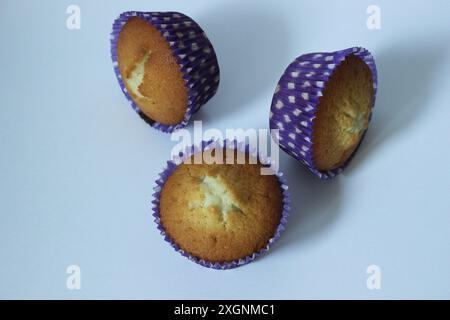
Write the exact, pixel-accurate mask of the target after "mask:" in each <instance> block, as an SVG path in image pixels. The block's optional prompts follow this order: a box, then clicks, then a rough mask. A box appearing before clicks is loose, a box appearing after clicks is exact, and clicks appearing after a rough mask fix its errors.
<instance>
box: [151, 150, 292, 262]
mask: <svg viewBox="0 0 450 320" xmlns="http://www.w3.org/2000/svg"><path fill="white" fill-rule="evenodd" d="M204 155H205V154H204ZM235 155H236V154H235ZM260 168H261V164H259V163H258V164H249V163H248V161H247V162H246V164H205V163H203V164H186V163H183V164H181V165H179V166H178V167H177V168H176V169H175V171H174V172H173V173H172V175H171V176H170V177H169V178H168V179H167V181H166V183H165V184H164V186H163V188H162V191H161V198H160V210H159V211H160V218H161V224H162V225H163V227H164V229H165V230H166V233H167V234H168V236H169V237H170V238H171V239H172V240H173V241H174V242H175V243H176V244H177V245H178V246H180V247H181V249H183V250H184V251H186V252H188V253H190V254H191V255H193V256H195V257H197V258H199V259H204V260H207V261H211V262H219V263H223V262H230V261H233V260H237V259H240V258H244V257H246V256H248V255H251V254H252V253H255V252H258V251H259V250H261V249H262V248H264V247H265V246H266V245H267V244H268V241H269V240H270V239H271V238H272V237H273V236H274V234H275V232H276V229H277V227H278V224H279V223H280V219H281V214H282V199H283V198H282V191H281V187H280V183H279V181H278V178H277V177H276V176H275V175H261V173H260Z"/></svg>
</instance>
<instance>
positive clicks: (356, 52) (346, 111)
mask: <svg viewBox="0 0 450 320" xmlns="http://www.w3.org/2000/svg"><path fill="white" fill-rule="evenodd" d="M376 89H377V70H376V66H375V62H374V60H373V57H372V55H371V54H370V52H369V51H367V50H366V49H364V48H359V47H354V48H350V49H346V50H341V51H336V52H332V53H311V54H306V55H302V56H300V57H298V58H297V59H296V60H295V61H294V62H292V63H291V64H290V65H289V66H288V67H287V69H286V71H285V72H284V74H283V75H282V77H281V79H280V81H279V83H278V85H277V88H276V91H275V94H274V96H273V100H272V105H271V112H270V127H271V129H278V130H279V131H278V135H277V137H276V140H278V143H279V145H280V147H281V148H282V149H283V150H285V151H286V152H287V153H288V154H290V155H292V156H293V157H294V158H296V159H297V160H299V161H301V162H302V163H303V164H305V165H306V166H307V167H308V168H309V169H310V170H311V171H312V172H313V173H314V174H315V175H317V176H318V177H320V178H323V179H327V178H332V177H334V176H336V175H337V174H339V173H340V172H342V171H343V169H344V168H345V167H346V166H347V165H348V163H349V162H350V160H351V158H352V157H353V155H354V154H355V152H356V150H357V148H358V146H359V145H360V143H361V141H362V139H363V137H364V134H365V132H366V130H367V128H368V125H369V121H370V118H371V115H372V108H373V106H374V104H375V95H376Z"/></svg>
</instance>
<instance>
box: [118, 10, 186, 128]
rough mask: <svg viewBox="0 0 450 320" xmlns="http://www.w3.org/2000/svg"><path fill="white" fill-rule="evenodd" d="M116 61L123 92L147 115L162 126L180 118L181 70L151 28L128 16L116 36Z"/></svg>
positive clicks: (183, 88)
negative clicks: (125, 91)
mask: <svg viewBox="0 0 450 320" xmlns="http://www.w3.org/2000/svg"><path fill="white" fill-rule="evenodd" d="M117 61H118V63H119V69H120V74H121V76H122V79H123V82H124V84H125V86H126V88H127V91H128V92H129V94H130V95H131V98H132V99H133V100H134V102H135V103H136V104H137V105H138V106H139V108H140V109H141V110H142V112H143V113H144V114H145V115H146V116H147V117H149V118H150V119H152V120H155V121H157V122H159V123H162V124H166V125H173V124H176V123H179V122H180V121H181V120H182V119H183V117H184V115H185V113H186V110H187V106H188V91H187V88H186V84H185V80H184V79H183V73H182V72H181V70H180V66H179V65H178V64H177V61H176V59H175V57H174V55H173V53H172V50H171V49H170V46H169V44H168V43H167V41H166V39H164V37H163V36H162V35H161V33H160V32H159V31H158V30H157V29H156V28H155V27H153V26H152V25H150V23H148V22H147V21H145V20H143V19H141V18H138V17H133V18H131V19H129V20H128V21H127V22H126V24H125V25H124V26H123V28H122V30H121V32H120V35H119V40H118V43H117Z"/></svg>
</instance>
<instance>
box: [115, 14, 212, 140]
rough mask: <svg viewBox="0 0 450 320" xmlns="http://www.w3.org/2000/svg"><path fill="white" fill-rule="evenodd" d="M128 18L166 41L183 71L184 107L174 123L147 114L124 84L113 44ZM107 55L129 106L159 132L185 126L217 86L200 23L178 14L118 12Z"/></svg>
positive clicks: (207, 42) (205, 37)
mask: <svg viewBox="0 0 450 320" xmlns="http://www.w3.org/2000/svg"><path fill="white" fill-rule="evenodd" d="M132 17H139V18H141V19H144V20H146V21H147V22H148V23H150V24H151V25H152V26H153V27H155V28H156V29H158V31H159V32H160V33H161V35H162V36H163V37H164V38H165V39H166V41H167V42H168V43H169V45H170V47H171V49H172V53H173V55H174V57H175V58H176V61H177V63H178V65H179V66H180V70H181V72H182V73H183V78H184V80H185V81H186V88H187V91H188V106H187V110H186V114H185V115H184V118H183V120H182V121H181V122H180V123H178V124H176V125H165V124H162V123H159V122H157V121H155V120H152V119H150V118H149V117H147V116H146V115H145V114H144V113H143V112H142V110H141V109H140V108H139V107H138V105H137V104H136V103H135V102H134V100H133V99H132V98H131V96H130V94H129V92H128V90H127V89H126V87H125V84H124V82H123V79H122V76H121V74H120V70H119V63H118V61H117V43H118V40H119V34H120V31H121V30H122V27H123V26H124V25H125V23H126V22H127V21H128V19H130V18H132ZM111 57H112V61H113V64H114V72H115V74H116V77H117V79H118V81H119V85H120V87H121V89H122V91H123V93H124V94H125V96H126V98H127V99H128V101H129V102H130V103H131V106H132V107H133V109H134V110H135V111H136V112H137V113H138V114H139V116H140V117H141V118H142V119H144V120H145V121H146V122H147V123H148V124H150V125H151V126H152V127H154V128H156V129H158V130H161V131H163V132H167V133H170V132H173V131H175V130H178V129H180V128H183V127H185V126H186V125H187V124H188V123H189V120H190V119H191V117H192V115H193V114H194V113H195V112H197V111H198V110H199V109H200V107H201V106H202V105H204V104H205V103H206V102H208V101H209V99H211V98H212V97H213V96H214V94H215V93H216V91H217V88H218V86H219V81H220V70H219V64H218V62H217V57H216V53H215V52H214V48H213V46H212V45H211V42H210V41H209V39H208V38H207V36H206V34H205V33H204V31H203V30H202V29H201V28H200V26H199V25H198V24H197V23H196V22H195V21H194V20H192V19H191V18H189V17H187V16H186V15H184V14H182V13H178V12H137V11H129V12H124V13H122V14H121V15H120V16H119V17H118V18H117V19H116V20H115V22H114V24H113V29H112V33H111Z"/></svg>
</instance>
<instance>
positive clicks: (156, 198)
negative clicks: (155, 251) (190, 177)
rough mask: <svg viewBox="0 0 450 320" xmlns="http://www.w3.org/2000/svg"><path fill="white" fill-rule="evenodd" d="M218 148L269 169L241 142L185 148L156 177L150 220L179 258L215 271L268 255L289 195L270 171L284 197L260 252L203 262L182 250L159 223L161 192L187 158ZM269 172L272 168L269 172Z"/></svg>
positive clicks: (286, 210)
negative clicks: (276, 221) (274, 226)
mask: <svg viewBox="0 0 450 320" xmlns="http://www.w3.org/2000/svg"><path fill="white" fill-rule="evenodd" d="M217 148H223V150H224V151H225V150H226V149H232V150H237V151H240V152H242V153H245V154H250V155H251V156H253V157H255V158H256V159H258V160H259V161H260V162H261V164H263V166H265V167H266V166H267V167H269V166H270V164H271V163H273V161H272V160H271V159H270V158H269V157H266V156H265V155H263V154H262V153H260V152H258V151H257V150H256V149H255V148H251V147H250V146H249V145H248V144H245V143H243V142H237V141H236V140H233V141H231V140H224V141H218V140H216V141H214V140H211V141H202V143H201V144H198V145H192V146H190V147H187V148H185V150H184V151H183V152H180V153H179V154H178V155H177V156H174V157H173V158H172V160H170V161H167V165H166V166H165V168H164V170H163V171H162V172H161V173H160V174H159V178H158V179H157V180H156V186H155V187H154V188H153V190H154V193H153V201H152V204H153V208H152V210H153V217H154V218H155V219H154V220H155V223H156V225H157V228H158V230H159V231H160V232H161V235H162V236H163V237H164V240H165V241H166V242H168V243H169V244H170V245H171V246H172V248H173V249H175V251H177V252H179V253H180V254H181V255H182V256H184V257H186V258H188V259H189V260H191V261H193V262H195V263H197V264H199V265H201V266H203V267H207V268H213V269H218V270H225V269H232V268H236V267H240V266H243V265H246V264H248V263H250V262H252V261H253V260H255V259H256V258H257V257H258V256H260V255H262V254H263V253H265V252H267V251H268V250H269V248H270V247H271V246H272V245H273V243H274V242H276V241H277V240H278V239H279V238H280V236H281V233H282V232H283V230H284V229H285V226H286V223H287V218H288V215H289V209H290V206H289V193H288V186H287V184H286V180H285V178H284V176H283V174H282V173H281V172H275V171H273V173H274V175H276V176H277V178H278V181H279V184H280V188H281V191H282V195H283V208H282V213H281V219H280V222H279V224H278V227H277V229H276V231H275V233H274V235H273V236H272V238H271V239H270V240H269V241H268V243H267V245H266V246H265V247H264V248H262V249H261V250H259V251H258V252H254V253H253V254H251V255H249V256H246V257H243V258H241V259H239V260H234V261H229V262H224V263H219V262H211V261H207V260H204V259H200V258H197V257H195V256H193V255H191V254H189V253H188V252H186V251H184V250H182V249H181V248H180V247H179V246H178V245H177V244H176V243H175V242H174V241H173V240H172V239H171V238H170V237H169V235H168V234H167V233H166V231H165V229H164V226H163V225H162V223H161V219H160V212H159V205H160V197H161V190H162V188H163V186H164V184H165V183H166V181H167V179H168V178H169V177H170V176H171V175H172V173H173V172H174V171H175V169H176V168H177V166H178V165H180V164H181V163H183V161H184V160H186V159H188V158H189V157H191V156H192V155H194V154H196V153H199V152H203V151H205V150H213V149H217ZM270 170H271V169H270Z"/></svg>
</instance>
